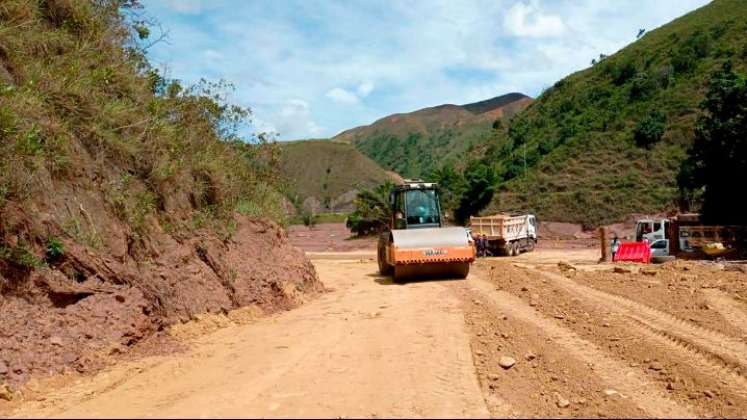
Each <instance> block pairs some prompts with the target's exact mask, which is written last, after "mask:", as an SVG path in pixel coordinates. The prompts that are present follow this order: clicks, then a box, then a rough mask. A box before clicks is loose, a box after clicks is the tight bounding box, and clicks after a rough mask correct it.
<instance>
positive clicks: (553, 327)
mask: <svg viewBox="0 0 747 420" xmlns="http://www.w3.org/2000/svg"><path fill="white" fill-rule="evenodd" d="M472 285H473V286H475V288H476V291H477V292H478V293H480V294H482V295H483V296H485V297H486V298H487V299H488V301H489V303H490V305H491V306H493V307H494V308H495V309H496V310H498V311H499V312H503V313H511V314H512V316H513V317H515V318H517V319H519V320H522V321H523V322H526V323H529V324H532V325H535V326H536V327H537V328H538V329H540V330H541V331H543V333H544V334H545V335H546V336H547V337H548V338H550V339H551V340H552V341H553V342H554V343H556V344H558V345H559V346H561V347H562V348H564V349H565V350H566V351H567V352H568V354H569V355H572V356H573V357H575V358H577V359H578V360H579V361H581V362H585V363H591V364H593V365H594V366H595V369H594V372H593V374H594V375H596V376H597V377H599V379H601V380H602V382H604V383H606V384H608V385H609V386H610V387H611V388H615V389H617V390H619V391H620V392H622V393H623V394H626V395H629V396H631V397H632V398H633V399H632V401H633V402H634V403H635V404H636V405H638V406H639V407H640V408H641V409H643V410H644V411H645V412H646V413H648V414H649V415H650V416H652V417H657V418H662V417H665V418H691V417H695V414H694V413H693V412H692V411H691V409H690V408H689V407H688V406H685V405H680V404H678V403H677V402H676V401H674V400H672V399H670V398H669V397H668V395H667V394H666V393H664V392H662V391H661V389H660V388H659V387H658V386H657V385H655V384H652V383H651V381H650V380H649V379H647V378H645V377H644V376H642V375H641V374H640V373H638V372H637V371H635V370H632V369H630V368H629V367H627V366H626V365H625V364H624V363H622V362H621V361H619V360H617V359H615V358H614V357H612V356H611V355H609V354H608V353H607V352H605V351H604V350H602V349H600V348H599V347H598V346H597V345H596V344H594V343H593V342H591V341H588V340H586V339H584V338H582V337H580V336H579V335H578V334H576V333H575V332H573V331H572V330H570V329H568V328H567V327H565V326H563V325H562V324H559V323H558V322H556V321H555V320H553V319H550V318H547V317H545V316H544V315H542V314H540V313H538V312H536V310H535V308H533V307H531V306H529V305H528V304H527V303H525V302H524V301H523V300H521V299H520V298H519V297H517V296H515V295H513V294H510V293H507V292H504V291H496V290H495V288H494V285H492V284H491V283H490V282H489V281H487V280H484V279H476V280H475V281H474V282H473V283H472Z"/></svg>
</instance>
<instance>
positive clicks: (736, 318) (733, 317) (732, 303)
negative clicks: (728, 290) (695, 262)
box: [703, 289, 747, 334]
mask: <svg viewBox="0 0 747 420" xmlns="http://www.w3.org/2000/svg"><path fill="white" fill-rule="evenodd" d="M703 294H705V295H706V298H707V299H708V302H710V303H711V305H713V307H714V309H716V311H718V312H719V313H720V314H721V316H723V317H724V319H725V320H726V322H728V323H729V324H731V325H732V326H734V327H735V328H737V329H739V330H740V331H742V332H744V333H746V334H747V313H745V312H744V309H743V308H744V305H742V304H741V303H739V302H738V301H736V300H735V299H733V298H732V297H730V296H728V295H727V294H725V293H724V292H721V291H720V290H716V289H705V290H703Z"/></svg>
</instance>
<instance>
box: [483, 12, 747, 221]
mask: <svg viewBox="0 0 747 420" xmlns="http://www.w3.org/2000/svg"><path fill="white" fill-rule="evenodd" d="M729 60H730V61H732V62H733V63H734V68H735V69H742V70H744V68H745V66H746V65H747V3H745V2H744V1H740V0H715V1H714V2H712V3H711V4H709V5H707V6H705V7H702V8H701V9H698V10H696V11H694V12H692V13H689V14H687V15H685V16H683V17H681V18H679V19H677V20H675V21H673V22H671V23H669V24H667V25H665V26H663V27H661V28H658V29H656V30H654V31H651V32H649V33H647V34H646V35H645V36H643V37H642V38H641V39H640V40H638V41H637V42H635V43H633V44H631V45H629V46H628V47H626V48H624V49H622V50H621V51H619V52H618V53H616V54H614V55H612V56H610V57H606V58H604V59H603V60H601V61H600V62H597V63H595V64H594V65H593V66H592V67H591V68H588V69H586V70H583V71H581V72H578V73H576V74H573V75H571V76H569V77H567V78H565V79H563V80H561V81H559V82H557V83H556V84H555V85H554V86H553V87H552V88H550V89H548V90H547V91H545V92H544V93H543V94H542V95H541V96H540V97H539V98H538V99H537V100H536V101H535V102H534V103H533V104H532V105H531V106H529V107H528V108H527V109H526V110H525V111H523V112H521V113H520V114H519V115H517V116H516V117H515V118H514V119H513V120H512V121H511V123H510V124H509V125H508V126H507V127H505V128H501V129H500V130H498V132H497V134H496V135H495V136H494V137H492V138H491V141H489V142H487V143H485V144H484V145H483V146H482V147H481V148H479V149H478V152H479V153H476V154H475V155H476V156H484V157H483V158H482V160H483V161H484V162H486V163H490V164H492V165H494V166H495V167H496V169H497V170H498V172H499V174H500V178H501V188H500V190H501V192H500V193H499V194H497V195H496V199H494V201H493V204H492V205H491V207H490V210H491V211H519V210H521V211H534V212H536V213H538V214H539V216H540V217H541V218H544V219H551V220H560V221H568V222H579V223H587V224H599V223H608V222H613V221H618V220H621V219H623V218H624V217H626V216H627V215H629V214H631V213H643V212H658V211H661V210H664V209H667V208H673V207H675V206H676V205H677V202H678V199H679V195H680V194H679V189H678V185H677V181H676V178H677V175H678V173H679V171H680V166H681V163H682V162H683V160H685V159H686V157H687V150H688V148H689V147H690V146H691V145H692V143H693V139H694V137H695V130H694V128H695V122H696V120H697V118H698V115H699V114H700V111H699V109H698V105H699V103H700V102H701V100H702V99H703V98H704V95H705V92H706V88H707V85H708V81H709V78H710V76H711V74H712V73H713V72H714V71H716V70H717V69H719V68H720V67H721V66H722V65H723V63H724V62H726V61H729Z"/></svg>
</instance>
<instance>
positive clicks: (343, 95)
mask: <svg viewBox="0 0 747 420" xmlns="http://www.w3.org/2000/svg"><path fill="white" fill-rule="evenodd" d="M325 96H327V97H328V98H329V99H332V100H333V101H337V102H339V103H342V104H356V103H358V97H357V96H355V94H354V93H351V92H348V91H347V90H345V89H342V88H334V89H330V90H329V91H327V94H326V95H325Z"/></svg>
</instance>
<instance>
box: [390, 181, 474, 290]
mask: <svg viewBox="0 0 747 420" xmlns="http://www.w3.org/2000/svg"><path fill="white" fill-rule="evenodd" d="M389 206H390V210H391V217H390V221H389V226H388V229H387V230H386V231H385V232H383V233H382V234H381V236H379V242H378V252H377V254H378V263H379V271H380V272H381V274H382V275H391V276H392V279H393V280H394V281H395V282H402V281H405V280H417V279H424V278H449V277H450V278H459V279H464V278H466V277H467V274H469V267H470V264H471V263H472V262H474V261H475V247H474V245H473V244H472V241H471V240H470V236H469V233H468V232H467V230H466V229H465V228H464V227H459V226H453V227H446V226H445V223H444V222H445V218H444V215H443V213H442V211H441V204H440V201H439V196H438V185H437V184H436V183H431V182H423V181H422V180H405V181H404V183H402V184H400V185H397V186H395V187H394V188H393V189H392V191H391V192H390V193H389Z"/></svg>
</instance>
